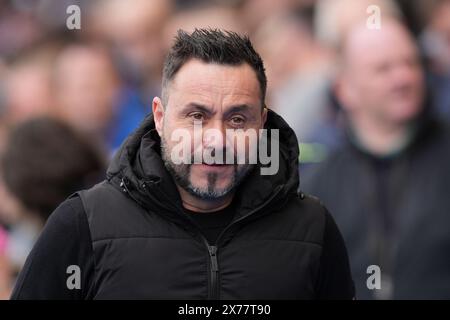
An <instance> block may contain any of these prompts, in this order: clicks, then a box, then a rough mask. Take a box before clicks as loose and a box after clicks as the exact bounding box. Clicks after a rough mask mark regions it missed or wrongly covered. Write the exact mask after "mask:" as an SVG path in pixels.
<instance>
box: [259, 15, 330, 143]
mask: <svg viewBox="0 0 450 320" xmlns="http://www.w3.org/2000/svg"><path fill="white" fill-rule="evenodd" d="M311 20H312V17H309V16H308V15H307V14H306V13H305V12H304V11H300V12H291V13H285V14H283V15H281V16H274V17H273V18H271V19H268V20H267V21H265V22H264V23H262V25H261V26H260V28H259V29H258V31H257V32H256V34H255V38H254V39H255V43H256V46H257V47H258V49H259V51H260V53H261V55H262V57H263V59H264V61H265V63H266V69H267V75H268V78H269V79H270V84H271V86H270V88H269V92H268V105H269V106H270V108H271V109H273V110H275V111H276V112H278V113H279V114H280V115H281V116H283V118H284V119H286V121H287V122H288V123H289V125H290V126H291V127H292V128H293V129H294V131H295V133H296V135H297V138H298V140H299V141H300V142H301V143H302V144H304V143H307V142H315V143H319V142H320V143H324V144H327V145H333V141H334V138H335V133H334V131H333V130H327V127H332V128H333V125H334V123H332V122H333V119H332V116H333V115H332V114H331V112H330V109H329V108H327V102H328V100H327V90H328V86H329V82H330V77H331V71H332V65H333V59H332V56H331V55H330V54H329V52H328V50H326V49H325V48H323V47H322V46H321V45H320V44H319V43H318V42H317V41H316V40H315V39H314V35H313V30H312V21H311ZM329 122H331V125H328V123H329Z"/></svg>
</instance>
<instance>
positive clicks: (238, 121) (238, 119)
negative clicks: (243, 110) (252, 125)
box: [230, 117, 245, 126]
mask: <svg viewBox="0 0 450 320" xmlns="http://www.w3.org/2000/svg"><path fill="white" fill-rule="evenodd" d="M230 121H231V124H232V125H234V126H241V125H243V124H244V123H245V119H244V118H242V117H232V118H231V119H230Z"/></svg>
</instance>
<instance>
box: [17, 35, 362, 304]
mask: <svg viewBox="0 0 450 320" xmlns="http://www.w3.org/2000/svg"><path fill="white" fill-rule="evenodd" d="M162 87H163V89H162V98H161V99H160V98H157V97H156V98H154V100H153V106H152V107H153V115H152V116H150V117H148V118H146V119H145V120H144V122H143V123H142V125H141V127H140V128H139V129H138V130H137V131H136V132H135V133H134V134H133V135H131V136H130V137H129V138H128V139H127V140H126V141H125V142H124V144H123V146H122V148H121V149H120V150H119V151H118V153H117V154H116V156H115V158H114V159H113V161H112V163H111V165H110V168H109V170H108V173H107V180H106V181H105V182H103V183H101V184H99V185H97V186H95V187H94V188H92V189H90V190H87V191H82V192H80V193H78V195H75V196H73V197H71V198H70V199H68V200H67V201H65V202H64V203H63V204H61V206H60V207H59V208H58V209H57V210H56V211H55V212H54V213H53V214H52V217H51V218H50V220H49V222H48V224H47V226H46V229H45V230H44V232H43V233H42V236H41V238H40V240H39V241H38V243H37V244H36V247H35V248H34V250H33V252H32V253H31V255H30V258H29V259H28V262H27V265H26V267H25V269H24V270H23V272H22V274H21V275H20V279H19V280H18V282H17V285H16V287H15V291H14V292H13V295H12V297H13V298H14V299H29V298H67V299H69V298H75V299H105V298H106V299H110V298H111V299H118V298H140V299H143V298H144V299H207V298H208V299H262V298H265V299H288V298H289V299H314V298H317V299H350V298H352V297H353V296H354V292H353V283H352V279H351V276H350V270H349V266H348V258H347V254H346V249H345V246H344V243H343V240H342V238H341V236H340V233H339V231H338V230H337V228H336V226H335V224H334V222H333V220H332V218H331V216H330V215H329V213H328V212H327V210H326V209H325V208H324V207H323V206H321V205H320V204H319V203H318V202H317V200H314V199H313V198H311V197H308V196H305V195H303V194H300V193H297V188H298V183H299V181H298V171H297V166H298V153H299V151H298V143H297V139H296V137H295V134H294V133H293V131H292V130H291V129H290V128H289V127H288V126H287V124H286V123H285V122H284V121H283V120H282V119H281V118H280V117H279V116H277V115H276V114H275V113H273V112H271V111H268V110H267V109H265V108H264V98H265V92H266V76H265V73H264V67H263V63H262V61H261V58H260V56H259V55H258V54H257V53H256V52H255V51H254V49H253V47H252V45H251V43H250V41H249V40H248V38H245V37H241V36H239V35H237V34H235V33H232V32H222V31H219V30H204V29H200V30H195V31H194V32H193V33H192V34H187V33H185V32H182V31H180V32H179V33H178V36H177V38H176V40H175V43H174V45H173V47H172V48H171V50H170V52H169V54H168V56H167V58H166V61H165V65H164V71H163V81H162ZM199 124H200V125H201V127H202V129H201V130H203V131H200V133H201V134H200V140H198V139H196V138H195V136H196V135H198V131H197V134H196V132H195V130H196V129H197V128H198V125H199ZM263 128H266V129H268V130H274V129H276V130H278V134H279V141H276V140H274V141H272V140H267V142H269V141H270V142H271V143H274V144H279V151H278V152H277V153H276V154H272V155H271V156H277V157H278V158H279V159H278V160H279V163H278V170H276V172H275V173H274V174H262V172H265V171H264V170H262V169H267V166H264V165H263V164H262V161H259V160H261V159H258V163H257V164H251V163H250V157H247V156H246V157H245V158H244V160H245V161H243V162H242V161H241V162H239V161H237V162H236V161H234V160H233V161H232V162H233V163H232V164H230V163H229V162H228V160H227V161H221V160H223V159H217V158H216V160H215V161H214V162H210V161H209V160H208V161H206V160H202V161H199V162H198V161H194V163H189V161H184V162H182V163H179V160H180V158H184V159H185V160H186V159H187V160H191V158H192V157H194V158H196V157H197V155H198V150H203V149H204V150H210V149H213V150H212V152H211V154H210V155H212V156H215V153H216V152H217V153H219V152H220V151H224V150H225V151H226V153H227V154H229V151H230V150H229V148H230V147H229V144H228V142H229V141H228V140H227V139H228V136H226V137H227V139H222V142H220V139H218V138H217V136H216V137H215V138H214V139H212V138H211V137H213V136H207V135H206V132H207V131H209V130H213V129H215V131H216V132H219V133H220V135H221V136H222V137H223V136H225V133H227V134H228V132H225V131H226V130H231V132H235V131H236V134H237V136H234V137H237V138H239V135H241V134H243V133H244V132H245V133H246V132H247V131H256V130H260V129H263ZM213 132H214V131H213ZM174 134H176V135H177V137H178V138H186V136H190V138H189V139H188V140H187V141H188V143H187V145H188V147H189V148H188V151H192V152H193V153H192V155H191V156H188V157H186V158H185V157H184V156H180V157H177V156H176V155H177V154H178V152H177V150H178V148H179V147H180V145H179V143H177V142H178V141H179V140H176V139H175V138H174ZM272 134H273V135H274V136H276V133H275V132H274V133H271V135H272ZM192 135H194V137H192ZM261 137H264V134H261ZM233 139H234V138H233ZM261 139H262V138H261ZM223 140H226V142H227V144H226V145H224V141H223ZM185 141H186V140H185ZM248 141H250V139H249V140H247V138H246V139H245V142H246V144H245V146H246V149H248V150H250V149H253V150H254V149H255V146H254V145H250V142H248ZM260 141H261V140H260ZM236 146H237V144H236ZM261 146H262V144H261V145H260V144H259V142H258V148H259V147H261ZM204 150H203V151H204ZM237 150H238V149H232V152H233V153H232V154H231V155H232V157H231V158H236V157H237V158H239V156H240V155H241V154H242V152H241V151H237ZM271 150H273V149H271ZM203 154H205V153H203ZM224 156H225V155H223V157H224ZM272 159H273V161H275V160H276V159H275V158H272ZM194 160H195V159H194ZM241 160H242V158H241ZM247 160H248V161H247ZM266 164H267V163H266ZM70 266H71V269H69V274H67V273H66V270H67V268H68V267H70ZM71 270H72V271H71ZM77 270H79V271H81V272H80V275H81V279H80V281H79V283H78V285H77V282H76V281H72V280H73V276H75V275H76V271H77ZM72 273H73V274H72ZM68 276H71V278H68ZM68 287H69V288H70V289H72V290H70V289H68Z"/></svg>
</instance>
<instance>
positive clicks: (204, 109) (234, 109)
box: [182, 102, 252, 116]
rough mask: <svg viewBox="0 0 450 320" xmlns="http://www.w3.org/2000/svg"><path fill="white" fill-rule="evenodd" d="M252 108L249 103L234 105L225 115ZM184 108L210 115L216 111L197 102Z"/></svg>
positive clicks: (184, 109)
mask: <svg viewBox="0 0 450 320" xmlns="http://www.w3.org/2000/svg"><path fill="white" fill-rule="evenodd" d="M251 108H252V107H251V106H249V105H248V104H236V105H232V106H231V107H229V108H228V109H227V110H226V111H225V112H224V116H228V115H230V114H232V113H235V112H248V111H249V110H250V109H251ZM182 110H183V112H187V111H190V110H198V111H202V112H204V113H206V114H210V115H213V114H214V113H215V111H213V110H212V108H210V107H208V106H206V105H203V104H200V103H196V102H191V103H188V104H187V105H186V106H185V107H184V108H183V109H182Z"/></svg>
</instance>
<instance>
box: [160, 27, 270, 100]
mask: <svg viewBox="0 0 450 320" xmlns="http://www.w3.org/2000/svg"><path fill="white" fill-rule="evenodd" d="M190 59H199V60H201V61H204V62H208V63H217V64H223V65H233V66H237V65H241V64H243V63H248V64H249V65H250V66H251V67H252V69H253V70H254V71H255V73H256V77H257V79H258V82H259V87H260V90H261V101H262V103H263V104H264V100H265V97H266V88H267V78H266V73H265V69H264V64H263V61H262V59H261V56H260V55H259V54H258V53H257V52H256V51H255V49H254V48H253V45H252V43H251V42H250V39H249V38H248V36H241V35H239V34H237V33H236V32H233V31H224V30H219V29H195V30H194V31H193V32H192V33H191V34H188V33H187V32H185V31H183V30H178V32H177V35H176V37H175V42H174V44H173V45H172V47H171V48H170V50H169V53H168V54H167V56H166V59H165V61H164V69H163V77H162V91H163V92H162V99H163V103H167V100H168V97H167V93H166V92H165V91H166V89H167V85H168V82H169V81H170V80H171V79H173V77H174V76H175V75H176V73H177V72H178V70H180V68H181V67H182V66H183V65H184V64H185V63H186V62H187V61H188V60H190Z"/></svg>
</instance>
